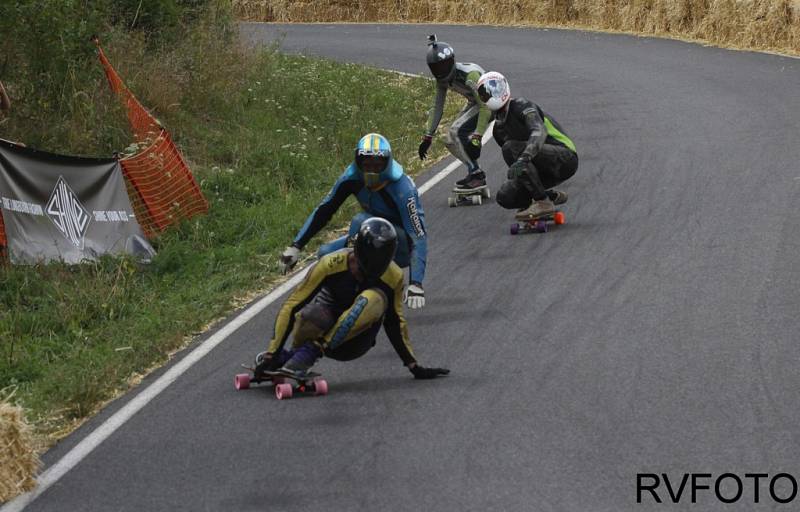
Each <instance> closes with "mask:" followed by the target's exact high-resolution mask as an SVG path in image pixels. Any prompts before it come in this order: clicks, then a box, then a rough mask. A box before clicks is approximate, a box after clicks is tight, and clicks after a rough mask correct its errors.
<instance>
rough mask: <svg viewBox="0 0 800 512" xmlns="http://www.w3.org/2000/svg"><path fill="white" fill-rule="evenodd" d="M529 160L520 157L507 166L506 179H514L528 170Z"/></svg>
mask: <svg viewBox="0 0 800 512" xmlns="http://www.w3.org/2000/svg"><path fill="white" fill-rule="evenodd" d="M530 162H531V161H530V160H528V159H526V158H520V159H518V160H517V161H516V162H514V163H513V164H511V167H509V168H508V179H510V180H515V179H517V178H519V177H520V176H522V175H523V174H525V172H526V171H527V170H528V166H529V165H530Z"/></svg>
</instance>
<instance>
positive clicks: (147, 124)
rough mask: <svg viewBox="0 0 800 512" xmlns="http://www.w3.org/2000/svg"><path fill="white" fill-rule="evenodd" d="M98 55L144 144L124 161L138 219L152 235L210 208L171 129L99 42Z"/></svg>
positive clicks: (145, 230) (135, 134) (124, 172)
mask: <svg viewBox="0 0 800 512" xmlns="http://www.w3.org/2000/svg"><path fill="white" fill-rule="evenodd" d="M94 42H95V44H96V45H97V52H98V56H99V57H100V62H101V64H102V65H103V70H104V71H105V73H106V77H107V78H108V83H109V85H110V86H111V90H113V91H114V92H116V93H117V94H119V95H120V96H122V98H123V100H124V102H125V107H126V110H127V113H128V120H129V121H130V123H131V127H132V128H133V133H134V136H135V137H136V142H138V143H139V144H140V145H141V146H144V149H143V150H142V151H140V152H139V153H137V154H135V155H133V156H131V157H127V158H123V159H121V160H120V164H121V166H122V173H123V174H124V176H125V178H126V181H127V185H128V195H130V197H131V203H132V205H133V208H134V211H135V212H136V218H137V220H138V221H139V224H140V225H141V226H142V229H143V230H144V232H145V234H146V235H147V236H148V237H150V236H152V235H154V234H157V233H159V232H161V231H163V230H164V229H166V228H167V227H169V226H170V225H172V224H174V223H175V222H178V221H179V220H181V219H185V218H189V217H192V216H194V215H198V214H202V213H205V212H207V211H208V201H206V198H205V197H204V196H203V193H202V192H201V191H200V187H199V186H198V185H197V182H196V181H195V179H194V176H193V175H192V171H191V170H190V169H189V166H188V165H186V162H185V161H184V159H183V157H182V156H181V153H180V151H178V148H177V147H175V144H174V143H173V142H172V138H171V137H170V135H169V133H168V132H167V131H166V130H165V129H164V128H163V127H162V126H161V124H160V123H159V122H158V120H156V118H155V117H153V116H152V115H151V114H150V113H149V112H148V111H147V110H146V109H145V108H144V107H143V106H142V105H141V103H139V100H137V99H136V97H135V96H134V95H133V93H131V92H130V91H129V90H128V89H127V87H125V84H124V83H123V82H122V79H121V78H120V76H119V75H118V74H117V72H116V70H115V69H114V68H113V67H112V66H111V63H110V62H109V61H108V58H107V57H106V55H105V53H104V52H103V49H102V48H100V45H99V42H98V41H97V40H95V41H94Z"/></svg>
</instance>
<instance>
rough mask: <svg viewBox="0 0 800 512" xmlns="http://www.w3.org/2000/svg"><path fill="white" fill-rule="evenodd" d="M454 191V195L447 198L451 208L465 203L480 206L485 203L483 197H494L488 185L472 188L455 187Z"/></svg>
mask: <svg viewBox="0 0 800 512" xmlns="http://www.w3.org/2000/svg"><path fill="white" fill-rule="evenodd" d="M452 192H453V195H451V196H450V197H448V198H447V204H448V206H450V207H451V208H454V207H456V206H464V205H475V206H478V205H480V204H482V203H483V199H489V198H490V197H492V193H491V191H490V190H489V187H488V186H487V185H484V186H482V187H478V188H471V189H460V188H454V189H453V190H452Z"/></svg>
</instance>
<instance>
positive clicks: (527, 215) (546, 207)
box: [516, 198, 556, 220]
mask: <svg viewBox="0 0 800 512" xmlns="http://www.w3.org/2000/svg"><path fill="white" fill-rule="evenodd" d="M555 211H556V206H555V205H554V204H553V201H551V200H550V198H546V199H542V200H541V201H534V202H532V203H531V205H530V206H529V207H527V208H526V209H524V210H520V211H518V212H517V213H516V218H517V220H532V219H538V218H539V217H545V216H547V215H552V214H553V213H554V212H555Z"/></svg>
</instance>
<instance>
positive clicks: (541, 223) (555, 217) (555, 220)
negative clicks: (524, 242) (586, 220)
mask: <svg viewBox="0 0 800 512" xmlns="http://www.w3.org/2000/svg"><path fill="white" fill-rule="evenodd" d="M566 221H567V218H566V216H565V215H564V212H562V211H561V210H556V211H554V212H553V213H551V214H548V215H543V216H541V217H535V218H532V219H525V220H519V221H518V222H515V223H513V224H511V228H510V231H511V234H512V235H517V234H519V233H530V232H532V231H534V232H536V233H547V232H548V231H549V230H550V224H555V225H561V224H564V223H565V222H566Z"/></svg>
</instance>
